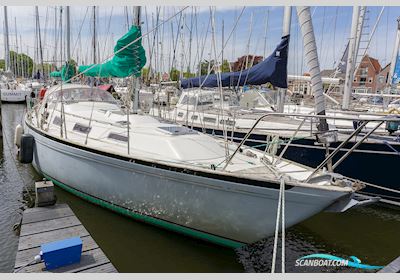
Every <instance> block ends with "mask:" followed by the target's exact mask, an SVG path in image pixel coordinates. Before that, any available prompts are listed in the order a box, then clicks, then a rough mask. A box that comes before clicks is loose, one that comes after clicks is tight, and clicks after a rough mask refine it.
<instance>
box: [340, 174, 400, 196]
mask: <svg viewBox="0 0 400 280" xmlns="http://www.w3.org/2000/svg"><path fill="white" fill-rule="evenodd" d="M342 176H343V178H345V179H348V180H351V181H358V182H360V183H362V184H365V185H367V186H370V187H372V188H377V189H381V190H384V191H388V192H394V193H398V194H400V191H399V190H394V189H390V188H385V187H382V186H378V185H375V184H372V183H367V182H364V181H361V180H358V179H357V180H355V179H354V178H350V177H347V176H344V175H342Z"/></svg>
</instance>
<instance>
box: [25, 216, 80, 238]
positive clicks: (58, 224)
mask: <svg viewBox="0 0 400 280" xmlns="http://www.w3.org/2000/svg"><path fill="white" fill-rule="evenodd" d="M80 224H81V222H80V221H79V220H78V218H77V217H76V216H69V217H64V218H59V219H53V220H47V221H42V222H38V223H30V224H25V225H22V227H21V234H20V236H21V237H23V236H26V235H32V234H38V233H41V232H46V231H53V230H57V229H62V228H67V227H73V226H77V225H80Z"/></svg>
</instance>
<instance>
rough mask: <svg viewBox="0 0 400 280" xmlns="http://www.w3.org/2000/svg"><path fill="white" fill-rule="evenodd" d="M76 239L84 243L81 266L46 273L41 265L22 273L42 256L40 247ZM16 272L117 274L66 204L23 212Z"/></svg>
mask: <svg viewBox="0 0 400 280" xmlns="http://www.w3.org/2000/svg"><path fill="white" fill-rule="evenodd" d="M73 236H79V237H80V238H81V239H82V243H83V247H82V256H81V261H80V263H77V264H71V265H68V266H65V267H60V268H57V269H54V270H51V271H47V270H46V269H45V265H44V263H43V262H40V263H35V264H31V265H28V266H26V267H24V268H22V269H21V267H23V266H25V265H27V264H28V263H30V262H31V261H32V260H33V258H34V256H36V255H38V254H39V252H40V245H41V244H43V243H48V242H52V241H57V240H61V239H65V238H69V237H73ZM14 271H15V272H34V273H38V272H91V273H105V272H118V271H117V270H116V269H115V267H114V266H113V265H112V263H111V262H110V260H109V259H108V258H107V256H106V255H105V254H104V253H103V251H102V250H101V249H100V248H99V246H98V245H97V244H96V242H95V241H94V240H93V238H92V237H91V236H90V234H89V232H88V231H87V230H86V229H85V227H84V226H83V225H82V224H81V222H80V221H79V219H78V218H77V217H76V216H75V214H74V212H72V210H71V208H69V206H68V205H67V204H57V205H54V206H48V207H37V208H29V209H27V210H25V211H24V213H23V217H22V225H21V232H20V237H19V243H18V252H17V256H16V258H15V265H14Z"/></svg>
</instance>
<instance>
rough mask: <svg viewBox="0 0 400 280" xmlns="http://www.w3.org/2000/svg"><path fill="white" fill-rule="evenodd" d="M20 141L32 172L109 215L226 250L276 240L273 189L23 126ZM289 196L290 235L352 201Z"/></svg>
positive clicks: (296, 190)
mask: <svg viewBox="0 0 400 280" xmlns="http://www.w3.org/2000/svg"><path fill="white" fill-rule="evenodd" d="M25 133H29V134H32V135H33V136H34V138H35V149H34V161H33V165H34V167H35V168H36V170H37V171H38V172H41V173H44V174H45V175H46V176H48V177H49V178H52V179H53V180H56V181H57V182H58V184H59V185H61V186H63V187H65V188H67V189H68V190H69V191H72V192H74V193H75V194H78V195H80V196H81V197H84V198H86V199H88V200H90V201H92V202H94V203H97V204H100V205H102V206H105V207H108V208H110V209H112V210H114V211H117V212H120V213H122V214H125V215H128V216H132V217H134V218H137V219H140V220H143V221H146V222H149V223H152V224H156V225H158V226H162V227H166V228H169V229H171V230H175V231H179V232H183V233H185V234H189V235H192V236H196V237H198V238H202V239H207V240H209V241H213V242H216V243H220V244H224V245H228V246H237V245H238V244H240V243H251V242H254V241H257V240H259V239H261V238H264V237H268V236H271V235H272V234H273V232H274V229H275V220H276V210H277V201H278V195H279V189H277V187H278V184H276V183H274V182H263V184H264V186H256V185H255V184H254V183H253V184H252V183H251V182H250V181H247V182H248V183H246V182H245V181H244V182H242V183H236V182H233V181H229V180H227V179H226V178H224V179H223V180H222V179H220V178H218V176H217V175H215V174H205V172H203V174H200V173H201V172H198V173H197V174H193V173H191V172H184V171H182V170H181V171H178V170H176V169H175V170H171V169H172V168H169V167H168V166H165V165H164V166H162V165H157V164H154V163H149V162H146V161H141V160H132V159H129V158H127V157H126V158H125V157H124V156H118V155H116V154H112V153H106V152H101V151H96V150H90V149H89V148H86V147H83V146H79V145H76V144H71V143H68V142H65V141H63V140H61V139H57V138H54V137H49V136H48V135H46V134H43V133H41V132H39V131H36V129H32V128H30V127H29V126H28V125H26V124H25ZM189 171H190V170H189ZM209 175H210V176H209ZM57 182H56V183H57ZM60 183H62V184H60ZM67 186H69V187H67ZM287 188H288V189H287V190H286V194H285V196H286V205H285V212H286V226H288V227H289V226H291V225H293V224H296V223H299V222H301V221H302V220H304V219H306V218H308V217H310V216H312V215H314V214H316V213H318V212H320V211H322V210H323V209H325V208H326V207H328V206H329V205H331V204H332V203H333V202H334V201H336V200H338V199H340V198H348V197H349V195H350V194H349V192H345V191H337V190H336V191H335V190H328V189H323V188H321V189H318V188H308V187H298V186H292V187H291V188H290V186H287Z"/></svg>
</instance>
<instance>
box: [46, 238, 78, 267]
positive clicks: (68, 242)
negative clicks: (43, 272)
mask: <svg viewBox="0 0 400 280" xmlns="http://www.w3.org/2000/svg"><path fill="white" fill-rule="evenodd" d="M41 253H42V259H43V261H44V264H45V265H46V269H47V270H50V269H55V268H58V267H61V266H65V265H69V264H73V263H77V262H80V260H81V255H82V240H81V239H80V238H79V237H72V238H68V239H63V240H59V241H54V242H50V243H46V244H43V245H41Z"/></svg>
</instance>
